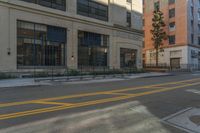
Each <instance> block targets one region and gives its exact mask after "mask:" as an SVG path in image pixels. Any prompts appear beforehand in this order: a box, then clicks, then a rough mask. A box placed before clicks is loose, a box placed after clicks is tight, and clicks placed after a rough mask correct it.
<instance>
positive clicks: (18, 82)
mask: <svg viewBox="0 0 200 133" xmlns="http://www.w3.org/2000/svg"><path fill="white" fill-rule="evenodd" d="M171 75H172V74H170V73H157V72H150V73H140V74H127V75H101V76H96V77H94V76H93V75H87V76H69V77H53V78H52V77H48V78H37V79H36V80H35V79H34V78H26V79H8V80H0V88H6V87H20V86H38V85H51V84H53V82H52V81H56V82H69V83H83V82H85V83H88V82H110V81H118V80H127V79H135V78H150V77H160V76H171ZM52 79H53V80H52ZM105 79H106V80H105ZM35 81H37V82H35Z"/></svg>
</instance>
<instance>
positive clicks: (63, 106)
mask: <svg viewBox="0 0 200 133" xmlns="http://www.w3.org/2000/svg"><path fill="white" fill-rule="evenodd" d="M198 80H199V78H198V79H192V80H184V81H179V82H170V83H165V84H158V85H152V86H144V87H136V88H128V89H120V90H113V91H104V92H97V93H86V94H79V95H72V96H63V97H55V98H47V99H40V100H32V101H25V102H16V103H8V105H9V106H15V105H23V104H31V103H38V104H55V105H60V106H55V107H49V108H42V109H35V110H29V111H22V112H17V113H10V114H3V115H0V120H6V119H11V118H17V117H22V116H29V115H35V114H41V113H47V112H54V111H59V110H64V109H70V108H77V107H83V106H90V105H96V104H102V103H108V102H115V101H119V100H125V99H130V98H134V97H139V96H145V95H150V94H155V93H159V92H165V91H170V90H175V89H179V88H184V87H189V86H194V85H199V84H200V82H198ZM195 81H196V82H195ZM189 82H192V83H189ZM171 84H175V85H177V84H183V85H179V86H175V87H170V88H169V87H164V88H161V89H156V90H152V91H147V92H141V93H135V94H126V93H120V92H124V91H129V90H136V89H141V88H152V87H159V86H160V87H161V86H165V85H171ZM112 93H113V94H116V93H117V94H119V95H120V94H121V95H122V96H118V97H113V98H106V99H100V100H94V101H87V102H81V103H74V104H68V103H57V102H47V101H50V100H51V101H53V100H61V99H68V98H77V97H83V96H91V95H100V94H112ZM0 107H8V106H6V104H1V105H0Z"/></svg>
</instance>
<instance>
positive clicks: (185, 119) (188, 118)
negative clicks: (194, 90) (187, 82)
mask: <svg viewBox="0 0 200 133" xmlns="http://www.w3.org/2000/svg"><path fill="white" fill-rule="evenodd" d="M163 122H165V123H167V124H169V125H171V126H174V127H176V128H179V129H181V130H184V131H186V132H188V133H200V108H187V109H185V110H181V111H179V112H177V113H175V114H173V115H170V116H168V117H165V118H164V119H163Z"/></svg>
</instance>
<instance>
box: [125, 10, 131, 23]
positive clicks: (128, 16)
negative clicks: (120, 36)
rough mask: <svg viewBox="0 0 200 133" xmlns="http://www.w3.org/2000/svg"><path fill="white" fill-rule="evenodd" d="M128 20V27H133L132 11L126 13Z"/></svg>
mask: <svg viewBox="0 0 200 133" xmlns="http://www.w3.org/2000/svg"><path fill="white" fill-rule="evenodd" d="M126 22H127V24H128V27H131V12H127V13H126Z"/></svg>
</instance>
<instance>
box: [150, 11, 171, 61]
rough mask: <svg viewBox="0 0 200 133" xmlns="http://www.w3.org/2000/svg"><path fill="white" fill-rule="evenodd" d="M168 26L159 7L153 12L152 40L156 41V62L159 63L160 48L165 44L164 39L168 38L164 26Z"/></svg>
mask: <svg viewBox="0 0 200 133" xmlns="http://www.w3.org/2000/svg"><path fill="white" fill-rule="evenodd" d="M165 26H166V24H165V22H164V16H163V13H162V12H161V11H160V10H159V9H157V10H155V11H154V12H153V18H152V27H153V28H152V30H151V34H152V38H151V39H152V41H153V42H154V48H155V49H156V64H157V65H158V54H159V52H158V50H159V49H161V46H162V45H163V41H164V40H166V39H167V34H166V32H165V31H164V27H165Z"/></svg>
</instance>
